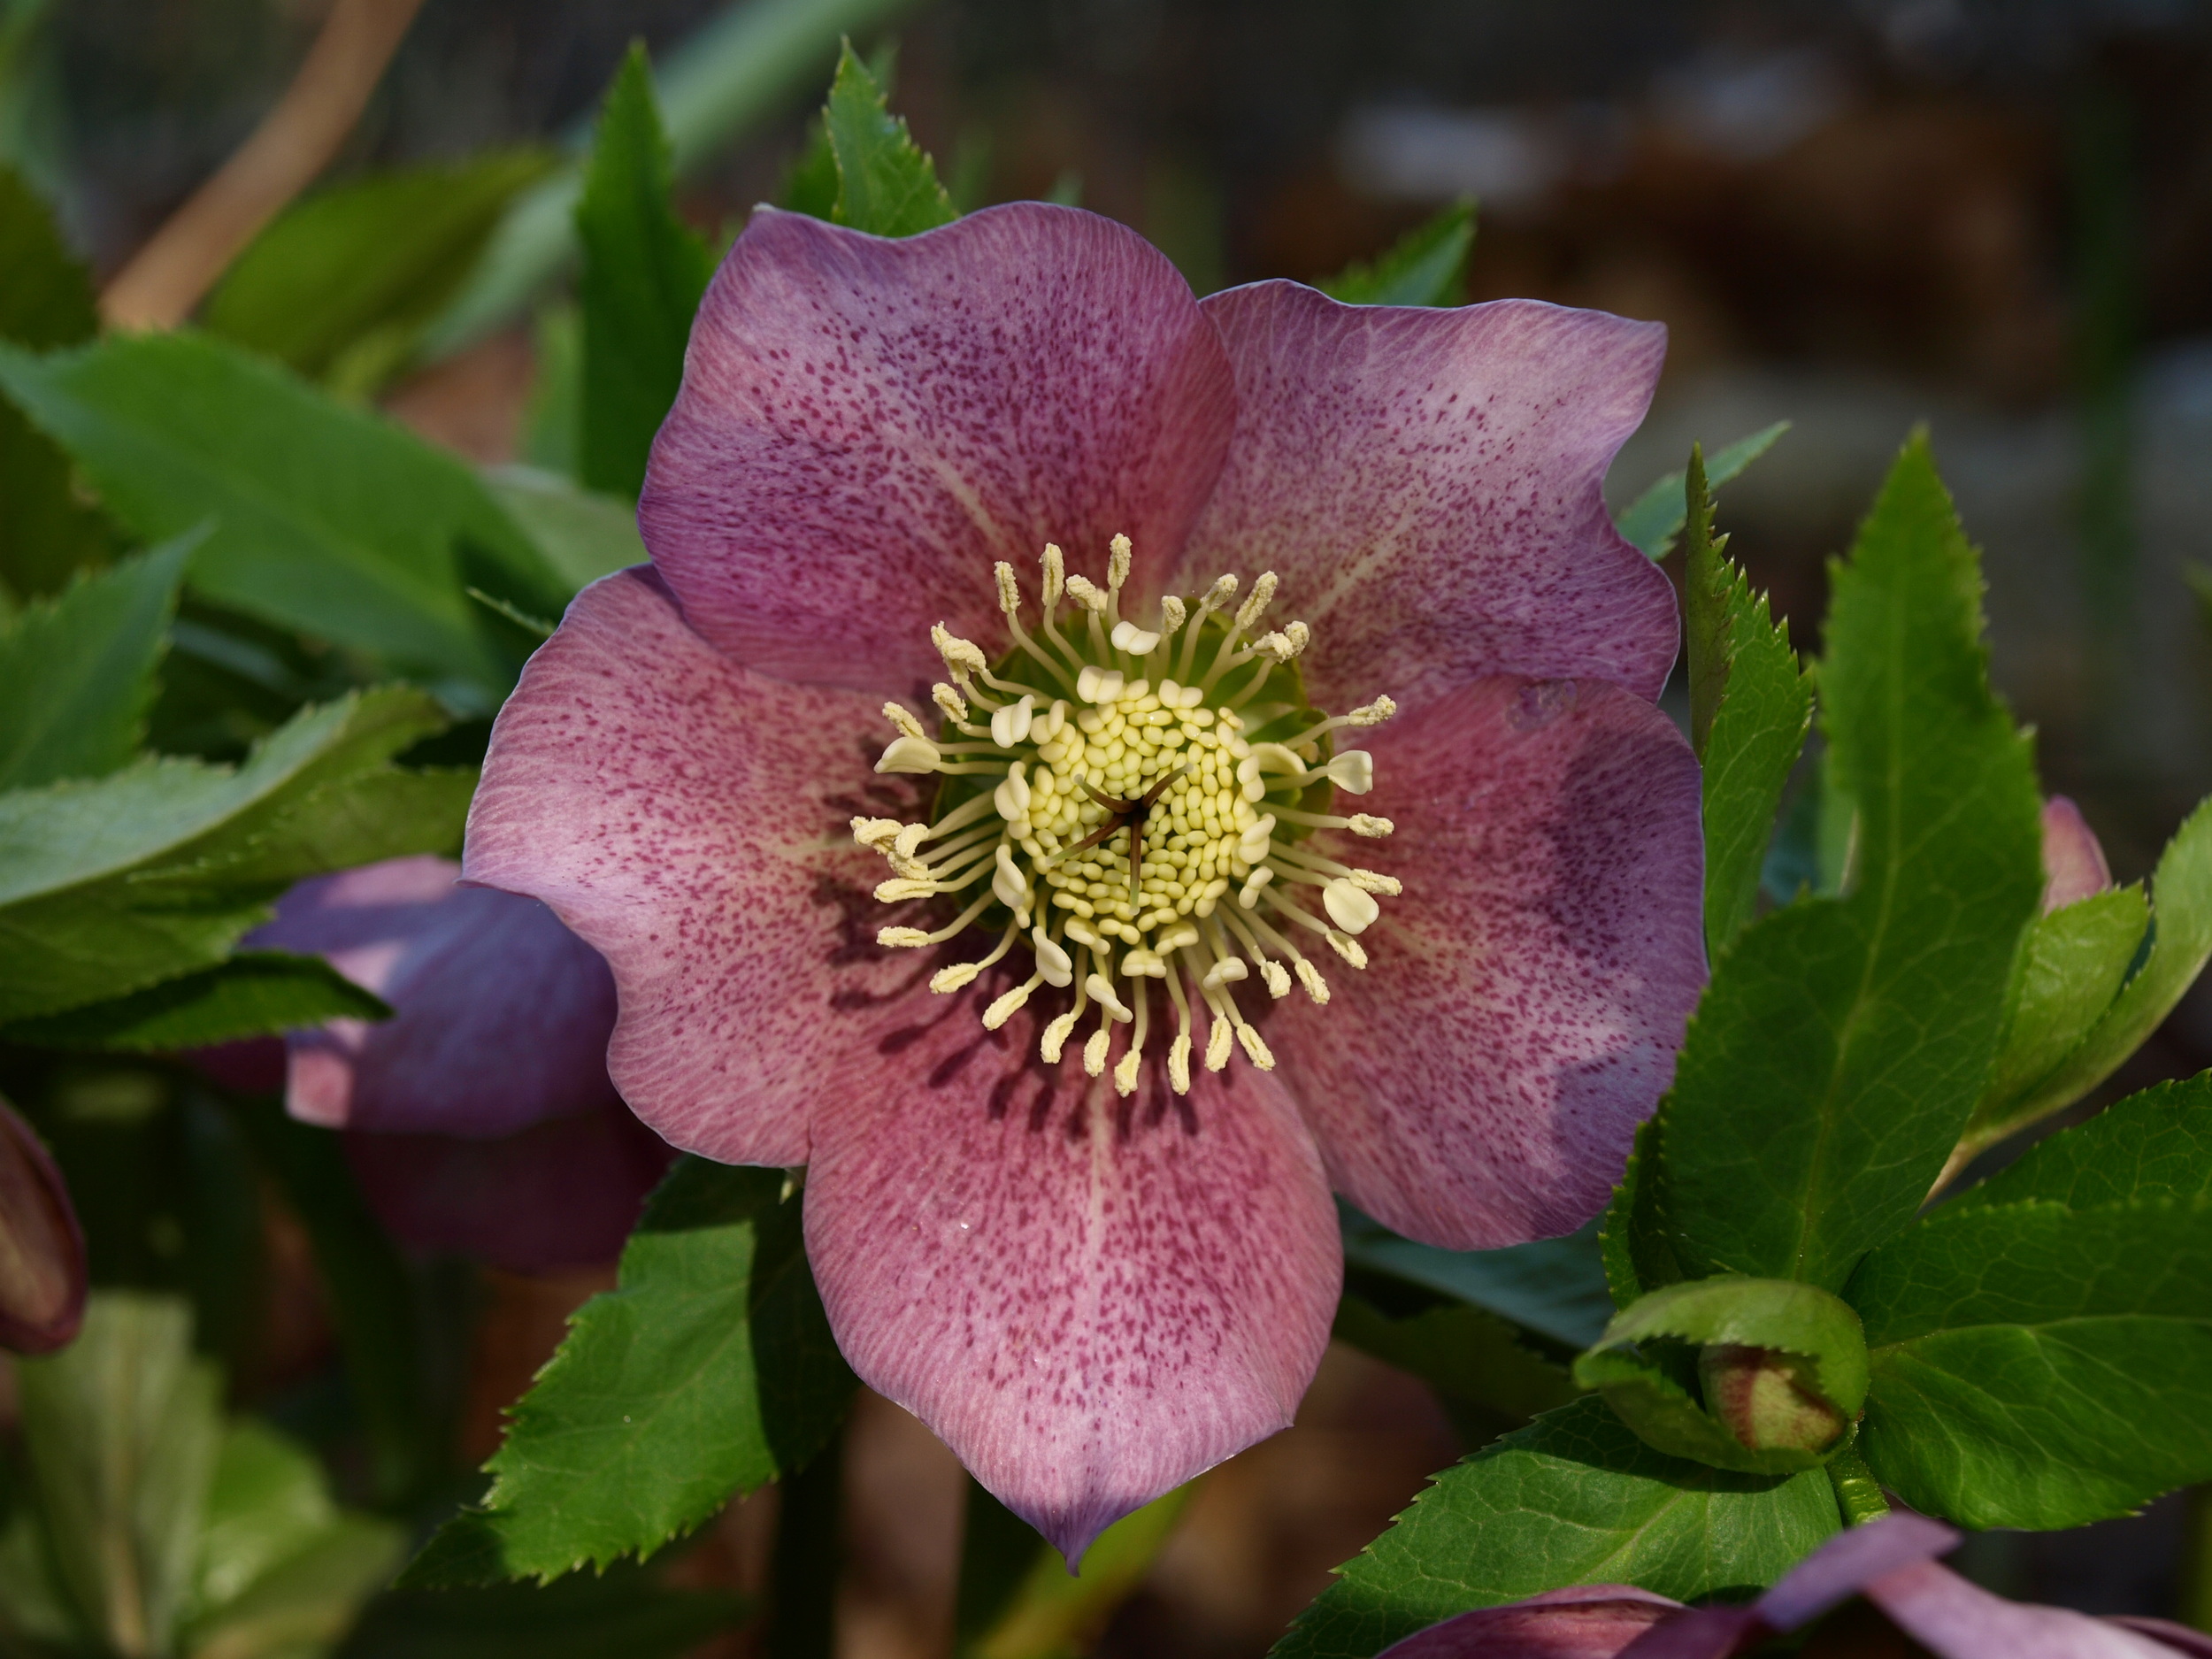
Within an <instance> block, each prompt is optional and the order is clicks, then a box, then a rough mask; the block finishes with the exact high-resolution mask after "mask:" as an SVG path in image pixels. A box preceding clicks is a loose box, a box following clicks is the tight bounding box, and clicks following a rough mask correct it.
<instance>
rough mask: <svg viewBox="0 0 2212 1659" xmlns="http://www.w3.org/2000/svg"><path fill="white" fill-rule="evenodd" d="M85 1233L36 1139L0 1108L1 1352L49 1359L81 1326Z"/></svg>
mask: <svg viewBox="0 0 2212 1659" xmlns="http://www.w3.org/2000/svg"><path fill="white" fill-rule="evenodd" d="M87 1285H88V1278H87V1273H86V1263H85V1248H84V1230H83V1229H82V1228H81V1227H80V1226H79V1225H77V1211H76V1209H75V1207H74V1206H73V1205H72V1204H71V1203H70V1202H69V1188H68V1187H66V1186H65V1185H64V1183H63V1181H62V1179H61V1171H59V1170H58V1169H56V1168H55V1167H54V1160H53V1159H52V1157H50V1156H49V1155H48V1153H47V1150H46V1148H45V1146H44V1145H43V1144H42V1142H41V1141H40V1140H39V1138H38V1134H37V1133H36V1132H35V1130H33V1129H32V1127H31V1125H28V1124H27V1123H25V1122H24V1121H23V1119H22V1118H19V1117H17V1116H16V1114H15V1109H14V1108H13V1107H12V1106H10V1105H9V1104H8V1103H7V1102H5V1101H0V1348H8V1349H11V1350H12V1351H13V1352H15V1353H18V1354H49V1353H51V1352H52V1351H53V1350H54V1349H56V1348H61V1347H63V1346H65V1344H67V1343H68V1342H69V1341H70V1340H71V1339H73V1337H74V1336H75V1335H76V1334H77V1327H78V1326H79V1325H81V1324H82V1323H83V1322H84V1300H85V1290H86V1286H87Z"/></svg>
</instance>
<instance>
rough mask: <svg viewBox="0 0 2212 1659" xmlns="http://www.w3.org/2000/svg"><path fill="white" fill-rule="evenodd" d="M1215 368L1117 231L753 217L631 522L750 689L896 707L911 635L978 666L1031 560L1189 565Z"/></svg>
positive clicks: (1053, 217) (1225, 398) (1212, 342)
mask: <svg viewBox="0 0 2212 1659" xmlns="http://www.w3.org/2000/svg"><path fill="white" fill-rule="evenodd" d="M1233 419H1234V403H1233V390H1232V385H1231V380H1230V373H1229V365H1228V359H1227V358H1226V357H1225V355H1224V353H1223V351H1222V349H1221V342H1220V340H1219V338H1218V337H1217V335H1216V334H1215V333H1214V331H1213V329H1212V327H1211V326H1209V325H1208V324H1207V322H1206V321H1205V319H1203V318H1202V317H1201V316H1200V315H1199V312H1198V308H1197V305H1196V304H1195V303H1194V301H1193V300H1192V298H1191V293H1190V289H1189V288H1188V286H1187V285H1186V284H1185V282H1184V281H1183V279H1182V278H1181V277H1180V276H1179V275H1178V274H1177V273H1176V271H1175V267H1174V266H1173V265H1170V264H1169V263H1168V261H1167V259H1166V258H1165V257H1164V256H1163V255H1161V254H1160V253H1159V252H1158V251H1157V250H1155V249H1153V248H1152V247H1150V246H1149V245H1148V244H1147V243H1146V242H1145V241H1144V239H1143V238H1141V236H1139V235H1137V234H1135V233H1134V232H1133V231H1130V230H1127V229H1125V228H1124V227H1121V226H1119V225H1117V224H1115V223H1114V222H1113V221H1112V220H1110V219H1101V218H1099V217H1098V216H1097V215H1096V214H1093V213H1085V212H1081V211H1078V210H1076V209H1073V208H1062V207H1053V206H1049V205H1048V204H1043V203H1039V202H1019V203H1014V204H1010V205H1007V206H1003V207H995V208H990V209H987V210H986V211H983V212H979V213H972V214H970V215H969V216H968V217H966V218H965V219H961V220H959V221H958V222H957V223H956V224H953V225H949V226H946V227H944V228H942V229H941V230H934V231H931V232H929V233H928V234H926V235H921V236H914V237H910V238H907V239H904V240H901V241H887V240H885V239H883V238H880V237H876V236H868V235H864V234H861V233H859V232H857V231H851V230H843V229H840V228H839V227H835V226H832V225H826V224H823V223H821V222H820V221H819V220H818V219H808V218H805V217H803V216H802V215H799V214H795V213H780V212H778V211H775V210H774V209H772V208H763V209H760V210H757V211H755V213H754V215H753V219H752V222H751V224H750V225H749V226H748V227H747V228H746V231H745V234H743V235H742V236H741V237H740V238H739V239H738V242H737V245H736V246H735V247H734V248H733V249H732V250H730V256H729V257H728V258H727V259H726V260H725V261H724V262H723V265H722V269H721V270H720V272H719V273H717V275H716V277H715V279H714V282H713V285H712V286H711V287H710V288H709V289H708V290H707V296H706V300H705V303H703V305H702V306H701V307H700V310H699V319H698V321H697V323H696V324H695V326H694V328H693V331H692V336H691V349H690V352H689V354H688V356H687V359H686V362H685V366H684V383H683V389H682V391H681V392H680V394H679V395H678V396H677V399H676V405H675V408H674V409H673V410H672V411H671V412H670V414H669V417H668V420H667V423H666V424H665V425H664V426H662V428H661V431H660V436H659V437H658V439H657V440H656V441H655V442H654V445H653V456H652V462H651V465H650V466H649V469H648V471H647V473H646V480H645V488H644V493H643V495H642V496H641V499H640V502H639V509H638V518H639V525H640V527H641V529H642V531H643V533H644V536H645V542H646V545H647V547H649V549H651V550H652V554H653V561H654V564H655V565H657V567H658V568H659V570H660V571H661V572H662V573H663V575H664V576H665V577H666V578H667V580H668V585H669V587H670V588H672V589H673V590H674V591H675V593H676V595H678V597H680V599H681V600H682V602H683V606H684V613H685V615H686V616H687V617H688V618H690V621H691V624H692V626H694V627H695V628H696V629H697V630H698V631H699V632H700V634H703V636H704V637H706V638H707V639H709V640H710V641H713V642H714V643H715V644H716V645H718V646H719V647H721V648H722V649H725V650H726V651H729V652H730V653H731V654H732V655H733V656H734V657H737V659H738V660H739V661H741V662H743V663H745V664H748V665H749V666H750V667H753V668H756V669H757V670H759V671H760V672H763V673H766V674H772V675H777V676H780V677H782V678H785V679H789V680H799V681H802V682H807V683H818V684H825V685H839V686H856V687H866V688H870V689H873V690H878V691H884V692H890V693H894V694H902V693H904V692H906V691H907V690H908V689H909V688H910V687H911V686H912V685H913V684H914V683H915V682H916V681H921V682H923V683H924V684H926V683H927V682H928V681H929V680H931V679H933V678H934V677H936V676H938V675H939V674H940V673H941V669H940V668H939V666H938V659H937V657H936V655H935V653H934V652H933V650H932V649H931V648H930V643H929V633H928V631H929V626H930V625H931V624H932V623H935V622H942V623H945V624H946V625H947V626H949V627H950V628H951V629H952V630H953V632H954V633H956V634H965V635H967V636H969V637H971V638H973V639H976V640H977V641H979V642H980V643H983V644H985V645H986V647H987V649H991V648H992V647H993V642H994V641H1002V640H1003V638H1004V626H1003V624H1002V622H1001V620H1000V618H999V615H998V610H997V601H996V598H995V592H994V589H993V587H992V583H991V565H992V562H993V561H994V560H996V559H1006V560H1010V561H1011V562H1012V563H1013V565H1014V566H1015V568H1016V569H1017V570H1018V571H1019V572H1022V573H1023V576H1024V578H1025V580H1031V581H1033V579H1034V574H1035V572H1036V568H1037V557H1038V555H1039V554H1040V552H1041V550H1042V549H1043V547H1044V544H1045V543H1046V542H1047V541H1056V542H1059V543H1060V544H1062V546H1064V548H1065V549H1066V550H1067V553H1068V556H1069V557H1070V560H1071V568H1073V569H1076V570H1079V571H1084V572H1088V573H1090V574H1091V575H1093V576H1094V578H1096V577H1101V576H1102V574H1103V571H1104V565H1105V559H1106V543H1107V541H1108V540H1109V539H1110V537H1112V536H1113V535H1115V534H1127V535H1129V536H1131V537H1132V538H1133V540H1134V541H1135V544H1136V549H1137V557H1139V558H1140V559H1142V560H1148V561H1156V562H1158V563H1161V564H1164V562H1165V561H1166V560H1167V559H1169V558H1171V557H1172V556H1173V555H1174V553H1175V552H1176V551H1177V550H1178V549H1179V548H1180V547H1181V546H1182V543H1183V538H1184V536H1185V534H1187V531H1188V530H1189V527H1190V525H1191V521H1192V519H1193V518H1194V517H1195V516H1196V514H1197V511H1198V510H1199V507H1200V505H1201V504H1202V502H1203V501H1204V499H1205V495H1206V492H1207V490H1208V488H1210V486H1211V485H1212V483H1213V480H1214V475H1215V473H1216V472H1217V471H1218V470H1219V468H1220V465H1221V457H1222V454H1223V452H1224V450H1225V448H1226V447H1227V444H1228V441H1229V431H1230V427H1231V425H1232V424H1233Z"/></svg>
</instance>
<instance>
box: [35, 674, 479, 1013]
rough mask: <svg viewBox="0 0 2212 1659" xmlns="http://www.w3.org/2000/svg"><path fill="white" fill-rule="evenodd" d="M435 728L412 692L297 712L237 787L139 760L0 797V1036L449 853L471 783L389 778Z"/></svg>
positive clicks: (187, 764) (209, 773) (235, 773)
mask: <svg viewBox="0 0 2212 1659" xmlns="http://www.w3.org/2000/svg"><path fill="white" fill-rule="evenodd" d="M443 726H445V719H444V718H443V716H442V714H441V713H440V711H439V710H438V709H437V707H436V705H435V704H434V703H432V702H431V701H430V700H429V699H428V698H427V697H425V696H423V695H421V694H420V693H419V692H411V691H405V690H401V689H391V690H386V691H379V692H371V693H367V694H365V695H360V696H357V697H349V698H346V699H345V700H343V701H342V702H339V703H332V704H329V705H327V706H326V707H323V708H319V709H311V710H305V711H303V713H301V714H300V715H299V716H298V717H297V718H295V719H293V720H292V721H291V722H289V723H288V725H287V726H284V727H283V729H282V730H280V731H279V732H278V733H276V734H275V735H274V736H273V737H272V738H270V739H269V740H268V741H266V742H265V743H264V744H262V745H261V746H260V747H259V748H258V749H256V750H255V751H254V753H253V755H252V757H250V759H249V760H248V761H247V762H246V764H244V765H242V766H241V767H238V768H237V769H235V770H233V769H231V768H229V767H224V766H210V765H205V764H201V763H199V762H196V761H188V760H153V759H148V760H143V761H141V762H139V763H138V764H135V765H133V766H130V767H127V768H126V769H125V770H123V771H121V772H115V773H113V774H111V776H109V777H106V778H102V779H99V780H95V781H92V782H81V783H62V784H54V785H50V786H49V787H45V788H42V789H27V790H17V791H14V792H12V793H11V794H6V795H0V1020H8V1021H13V1020H17V1019H22V1018H30V1017H32V1016H35V1015H41V1014H50V1013H58V1012H60V1011H62V1010H65V1009H73V1008H80V1007H82V1006H84V1005H85V1004H87V1003H90V1002H104V1001H107V1000H109V999H111V998H115V997H119V996H122V995H127V993H130V992H132V991H135V990H139V989H141V988H142V987H146V986H149V985H152V984H155V983H157V981H159V980H163V979H173V978H175V977H177V976H179V975H180V974H187V973H192V972H197V971H199V970H202V969H205V968H211V967H213V966H215V965H217V964H219V963H221V962H222V961H223V960H224V959H225V958H226V957H227V956H228V955H229V954H230V949H231V947H232V946H233V945H234V943H235V942H236V941H237V940H238V939H239V937H240V936H241V935H242V934H243V933H245V932H246V931H247V930H248V929H249V928H250V927H253V926H256V925H257V924H258V923H259V922H261V921H264V920H265V919H266V918H267V916H268V913H269V912H268V908H267V907H268V904H269V902H270V901H272V900H273V899H274V898H275V897H276V896H277V895H279V894H280V893H281V892H283V890H284V889H285V888H286V887H289V886H290V885H291V884H292V883H293V882H294V881H296V880H298V879H301V878H303V877H304V876H309V875H313V874H318V873H320V872H324V871H327V870H336V869H343V868H346V867H349V866H350V865H353V864H369V863H373V862H374V861H375V860H377V859H380V858H390V857H397V856H401V855H403V854H407V853H419V852H449V851H451V850H452V849H453V847H454V846H455V844H456V842H457V840H458V836H459V831H460V826H461V819H462V816H463V813H464V812H465V810H466V806H467V801H468V795H469V789H470V784H471V779H470V776H469V774H466V773H460V772H455V773H438V772H402V771H399V770H398V769H396V768H395V767H393V766H392V765H391V764H389V762H390V759H391V757H392V756H393V755H395V754H396V753H398V752H399V751H400V750H402V749H406V748H407V747H408V746H409V745H411V744H412V743H414V742H415V741H418V740H419V739H421V738H423V737H425V736H427V735H429V734H430V733H434V732H437V731H439V730H442V728H443Z"/></svg>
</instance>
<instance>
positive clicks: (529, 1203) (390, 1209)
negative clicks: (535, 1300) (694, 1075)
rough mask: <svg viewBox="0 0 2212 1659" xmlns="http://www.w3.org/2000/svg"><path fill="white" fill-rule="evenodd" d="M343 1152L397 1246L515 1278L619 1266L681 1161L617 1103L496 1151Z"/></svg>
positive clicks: (512, 1138) (446, 1144)
mask: <svg viewBox="0 0 2212 1659" xmlns="http://www.w3.org/2000/svg"><path fill="white" fill-rule="evenodd" d="M345 1146H346V1156H347V1158H348V1160H349V1162H350V1163H351V1164H352V1165H353V1171H354V1175H355V1178H356V1179H357V1180H358V1181H359V1182H360V1184H361V1192H362V1195H363V1196H364V1197H365V1198H366V1199H367V1200H368V1202H369V1207H370V1208H371V1209H373V1210H375V1212H376V1215H377V1218H378V1219H379V1220H380V1221H381V1222H382V1223H383V1224H384V1225H385V1226H386V1227H387V1228H388V1229H389V1230H390V1232H391V1233H392V1234H393V1236H394V1237H396V1238H397V1239H398V1240H401V1242H403V1243H404V1244H407V1245H410V1246H411V1247H412V1248H416V1249H418V1250H426V1251H449V1252H452V1253H454V1254H457V1255H460V1256H472V1257H474V1258H475V1259H477V1260H479V1261H483V1262H488V1263H491V1264H492V1265H493V1266H494V1267H503V1268H505V1269H506V1270H507V1271H510V1272H515V1273H550V1272H559V1271H566V1270H569V1269H572V1268H582V1267H597V1266H601V1265H603V1264H604V1263H609V1262H611V1261H613V1260H614V1259H615V1257H617V1256H619V1255H620V1254H621V1253H622V1241H623V1240H625V1239H626V1238H627V1237H628V1236H629V1233H630V1228H631V1227H632V1226H633V1225H634V1224H635V1223H636V1221H637V1217H638V1211H639V1210H640V1209H641V1208H642V1207H643V1205H644V1202H645V1197H646V1194H649V1193H650V1192H651V1191H652V1190H653V1187H654V1186H655V1185H656V1184H657V1182H658V1181H659V1180H660V1178H661V1177H662V1175H664V1173H666V1171H667V1169H668V1165H669V1164H670V1162H671V1161H672V1159H673V1158H674V1157H675V1156H676V1155H675V1153H674V1151H673V1150H672V1148H670V1147H669V1146H668V1144H667V1143H666V1142H665V1141H662V1140H661V1139H660V1137H659V1136H657V1135H656V1134H655V1133H653V1132H652V1131H651V1130H649V1129H648V1128H646V1127H645V1125H642V1124H641V1123H639V1122H638V1120H637V1119H636V1118H633V1117H632V1116H631V1115H630V1114H629V1113H628V1112H627V1111H626V1110H624V1109H623V1108H622V1106H621V1105H620V1104H619V1103H616V1104H613V1105H611V1106H604V1107H602V1108H600V1109H599V1110H596V1111H589V1112H582V1113H579V1114H578V1115H576V1116H575V1117H572V1118H556V1119H554V1120H553V1121H551V1122H549V1123H541V1124H537V1125H533V1126H532V1127H530V1128H527V1129H525V1130H522V1131H521V1132H520V1133H516V1134H511V1135H507V1136H503V1138H501V1139H499V1140H496V1141H463V1140H459V1139H457V1138H455V1137H453V1136H450V1135H404V1134H361V1133H349V1134H348V1135H347V1136H346V1138H345Z"/></svg>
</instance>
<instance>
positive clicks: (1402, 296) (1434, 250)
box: [1314, 196, 1475, 305]
mask: <svg viewBox="0 0 2212 1659" xmlns="http://www.w3.org/2000/svg"><path fill="white" fill-rule="evenodd" d="M1474 246H1475V204H1474V202H1473V201H1472V199H1471V198H1469V197H1464V196H1463V197H1462V198H1461V199H1460V200H1458V201H1456V202H1455V203H1453V204H1452V205H1451V206H1449V207H1448V208H1446V209H1445V210H1444V211H1442V212H1440V213H1439V214H1437V215H1436V217H1435V218H1433V219H1428V220H1426V221H1425V222H1424V223H1422V224H1420V225H1417V226H1415V227H1414V228H1413V229H1411V230H1409V231H1408V232H1407V233H1406V234H1404V235H1403V236H1401V237H1400V238H1399V239H1398V240H1397V241H1396V242H1394V243H1393V244H1392V245H1391V246H1390V247H1389V248H1388V249H1387V250H1385V251H1384V252H1383V253H1381V254H1379V255H1378V256H1377V257H1376V258H1375V259H1374V260H1373V262H1372V263H1367V262H1363V261H1355V262H1354V263H1353V264H1351V265H1347V266H1345V268H1344V269H1343V270H1342V271H1340V272H1339V273H1337V274H1336V275H1334V276H1333V277H1330V278H1328V279H1326V280H1324V281H1320V282H1317V283H1315V284H1314V286H1315V287H1316V288H1319V289H1320V290H1321V291H1322V292H1323V293H1324V294H1325V295H1327V296H1329V297H1330V298H1331V299H1333V300H1340V301H1342V302H1343V303H1345V304H1347V305H1464V304H1465V303H1467V256H1468V255H1469V254H1470V253H1471V252H1472V251H1473V250H1474Z"/></svg>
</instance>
